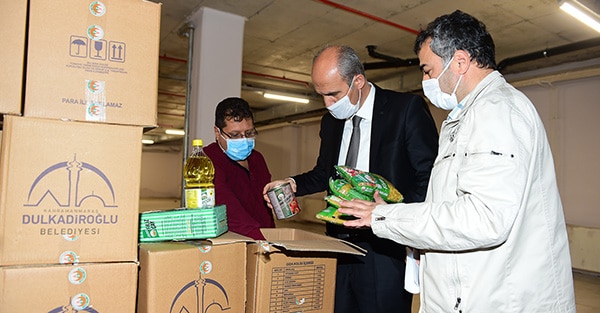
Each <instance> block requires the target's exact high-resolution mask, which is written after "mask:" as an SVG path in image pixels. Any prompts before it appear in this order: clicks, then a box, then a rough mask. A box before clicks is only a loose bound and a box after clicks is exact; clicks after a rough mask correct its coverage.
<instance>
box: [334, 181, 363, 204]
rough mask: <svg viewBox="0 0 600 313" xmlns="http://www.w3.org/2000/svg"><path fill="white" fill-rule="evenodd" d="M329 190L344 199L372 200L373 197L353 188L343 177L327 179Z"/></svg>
mask: <svg viewBox="0 0 600 313" xmlns="http://www.w3.org/2000/svg"><path fill="white" fill-rule="evenodd" d="M329 190H330V191H331V193H332V194H333V195H335V196H338V197H340V198H342V199H344V200H352V199H361V200H367V201H373V197H371V196H368V195H365V194H363V193H361V192H360V191H358V190H356V189H354V187H353V186H352V184H351V183H349V182H347V181H345V180H344V179H333V178H330V179H329Z"/></svg>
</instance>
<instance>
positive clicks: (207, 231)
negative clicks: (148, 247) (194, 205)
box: [140, 205, 227, 242]
mask: <svg viewBox="0 0 600 313" xmlns="http://www.w3.org/2000/svg"><path fill="white" fill-rule="evenodd" d="M226 231H227V210H226V207H225V205H218V206H215V207H207V208H201V209H185V208H180V209H174V210H160V211H152V212H143V213H141V214H140V242H156V241H167V240H190V239H206V238H214V237H217V236H219V235H221V234H223V233H225V232H226Z"/></svg>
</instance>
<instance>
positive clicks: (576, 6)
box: [560, 0, 600, 33]
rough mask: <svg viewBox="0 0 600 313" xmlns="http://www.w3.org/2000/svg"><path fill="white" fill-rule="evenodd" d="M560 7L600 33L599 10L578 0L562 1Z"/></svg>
mask: <svg viewBox="0 0 600 313" xmlns="http://www.w3.org/2000/svg"><path fill="white" fill-rule="evenodd" d="M560 9H561V10H563V11H565V12H567V13H569V14H570V15H571V16H573V17H574V18H576V19H578V20H579V21H580V22H582V23H584V24H585V25H587V26H589V27H591V28H593V29H594V30H596V31H597V32H599V33H600V16H598V13H597V12H594V11H593V10H592V9H590V8H588V7H586V6H585V5H583V4H582V3H581V2H580V1H578V0H567V1H564V2H562V4H561V5H560Z"/></svg>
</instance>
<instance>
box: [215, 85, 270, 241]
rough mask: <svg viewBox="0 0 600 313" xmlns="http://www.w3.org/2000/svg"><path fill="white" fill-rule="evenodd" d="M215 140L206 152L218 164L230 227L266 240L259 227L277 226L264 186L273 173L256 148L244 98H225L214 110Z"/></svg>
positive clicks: (220, 198)
mask: <svg viewBox="0 0 600 313" xmlns="http://www.w3.org/2000/svg"><path fill="white" fill-rule="evenodd" d="M214 130H215V142H213V143H211V144H210V145H208V146H206V147H205V148H204V152H205V153H206V155H207V156H208V157H209V158H210V159H211V161H212V162H213V164H214V166H215V181H214V183H215V194H216V199H215V203H216V204H225V205H226V207H227V223H228V227H229V230H230V231H232V232H235V233H238V234H241V235H244V236H248V237H250V238H253V239H257V240H263V239H265V238H264V237H263V235H262V233H261V232H260V228H271V227H275V222H274V220H273V213H272V211H271V209H270V208H269V207H268V206H267V205H266V204H265V201H264V199H263V195H262V190H263V189H262V188H263V186H264V185H265V184H267V183H268V182H269V181H271V173H270V172H269V168H268V167H267V163H266V162H265V159H264V157H263V156H262V154H261V153H260V152H258V151H256V150H254V138H255V137H256V135H257V134H258V132H257V131H256V129H255V128H254V115H253V114H252V111H251V110H250V105H249V104H248V102H246V100H244V99H241V98H233V97H232V98H226V99H224V100H222V101H221V102H220V103H219V104H218V105H217V108H216V110H215V127H214Z"/></svg>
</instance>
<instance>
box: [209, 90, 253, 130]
mask: <svg viewBox="0 0 600 313" xmlns="http://www.w3.org/2000/svg"><path fill="white" fill-rule="evenodd" d="M247 118H249V119H251V120H252V123H253V124H254V115H253V114H252V110H250V105H249V104H248V102H247V101H246V100H244V99H242V98H236V97H230V98H226V99H223V100H222V101H221V102H219V104H217V109H216V110H215V126H217V127H218V128H219V129H223V127H225V126H227V124H226V121H228V120H234V121H236V122H240V121H242V120H245V119H247Z"/></svg>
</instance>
